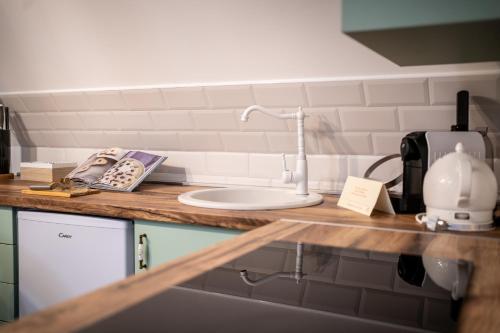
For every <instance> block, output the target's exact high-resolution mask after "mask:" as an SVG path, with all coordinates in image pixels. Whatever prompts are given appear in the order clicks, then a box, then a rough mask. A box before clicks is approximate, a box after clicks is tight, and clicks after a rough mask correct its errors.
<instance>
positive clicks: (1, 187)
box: [0, 180, 500, 238]
mask: <svg viewBox="0 0 500 333" xmlns="http://www.w3.org/2000/svg"><path fill="white" fill-rule="evenodd" d="M30 184H35V182H28V181H21V180H6V181H5V180H4V181H0V205H5V206H13V207H20V208H34V209H40V210H48V211H55V212H66V213H78V214H86V215H97V216H109V217H121V218H126V219H142V220H149V221H156V222H169V223H181V224H199V225H207V226H215V227H223V228H230V229H239V230H251V229H255V228H257V227H261V226H263V225H267V224H269V223H271V222H274V221H278V220H280V219H290V220H308V221H313V222H322V223H339V224H349V225H364V226H371V227H386V228H397V229H404V230H414V231H425V227H424V226H422V225H419V224H418V223H416V222H415V219H414V216H413V215H396V216H391V215H388V214H383V213H379V212H376V211H375V212H374V214H373V215H372V216H371V217H368V216H364V215H361V214H358V213H355V212H352V211H349V210H346V209H343V208H339V207H337V201H338V196H334V195H325V196H324V202H323V203H322V204H320V205H317V206H312V207H305V208H293V209H283V210H272V211H230V210H223V209H207V208H198V207H192V206H187V205H183V204H181V203H179V202H178V201H177V196H178V195H179V194H180V193H184V192H189V191H193V190H196V189H200V187H195V186H181V185H165V184H152V183H147V184H142V185H141V186H140V187H139V189H138V190H137V191H135V192H132V193H128V192H104V191H103V192H101V193H98V194H92V195H88V196H83V197H76V198H59V197H48V196H38V195H25V194H22V193H21V190H22V189H25V188H27V186H28V185H30ZM477 235H481V236H486V237H499V238H500V231H493V232H480V233H477Z"/></svg>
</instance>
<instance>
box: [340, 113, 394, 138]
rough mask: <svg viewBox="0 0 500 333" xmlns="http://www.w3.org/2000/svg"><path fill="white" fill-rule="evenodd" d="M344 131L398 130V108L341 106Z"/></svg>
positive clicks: (341, 120)
mask: <svg viewBox="0 0 500 333" xmlns="http://www.w3.org/2000/svg"><path fill="white" fill-rule="evenodd" d="M339 115H340V122H341V124H342V129H343V130H344V131H375V132H380V131H397V130H398V129H399V128H398V127H399V125H398V119H397V113H396V108H383V107H373V108H356V107H352V108H339Z"/></svg>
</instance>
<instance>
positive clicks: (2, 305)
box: [0, 282, 16, 321]
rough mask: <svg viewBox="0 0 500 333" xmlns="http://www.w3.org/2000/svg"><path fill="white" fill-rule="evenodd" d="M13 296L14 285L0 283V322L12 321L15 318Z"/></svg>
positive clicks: (14, 292)
mask: <svg viewBox="0 0 500 333" xmlns="http://www.w3.org/2000/svg"><path fill="white" fill-rule="evenodd" d="M15 294H16V286H15V285H13V284H10V283H2V282H0V320H2V321H12V320H14V318H15V316H16V305H15Z"/></svg>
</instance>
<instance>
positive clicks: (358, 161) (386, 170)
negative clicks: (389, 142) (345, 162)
mask: <svg viewBox="0 0 500 333" xmlns="http://www.w3.org/2000/svg"><path fill="white" fill-rule="evenodd" d="M380 158H381V157H380V156H349V175H350V176H355V177H364V174H365V172H366V170H367V169H368V168H369V167H370V166H371V165H372V164H373V163H375V162H376V161H378V160H379V159H380ZM402 171H403V163H402V161H401V159H399V158H395V159H392V160H390V161H387V162H385V163H384V164H383V165H382V166H380V167H378V168H377V169H375V170H374V171H373V173H372V174H371V175H370V178H371V179H376V180H380V181H383V182H387V181H389V180H391V179H394V178H396V177H397V176H399V175H400V174H401V173H402Z"/></svg>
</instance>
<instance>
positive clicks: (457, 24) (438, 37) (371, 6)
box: [342, 0, 500, 66]
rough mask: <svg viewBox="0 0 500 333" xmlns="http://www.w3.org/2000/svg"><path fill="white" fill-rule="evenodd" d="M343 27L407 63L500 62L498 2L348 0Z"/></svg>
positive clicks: (388, 57) (467, 0)
mask: <svg viewBox="0 0 500 333" xmlns="http://www.w3.org/2000/svg"><path fill="white" fill-rule="evenodd" d="M342 31H343V32H344V33H346V34H347V35H349V36H350V37H352V38H354V39H355V40H357V41H358V42H360V43H361V44H363V45H365V46H367V47H368V48H370V49H372V50H373V51H375V52H377V53H379V54H380V55H382V56H384V57H386V58H387V59H389V60H391V61H393V62H394V63H396V64H398V65H401V66H413V65H433V64H449V63H466V62H481V61H498V60H500V43H499V42H498V40H500V1H498V0H479V1H470V0H439V1H435V0H418V1H416V0H377V1H373V0H343V1H342Z"/></svg>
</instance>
